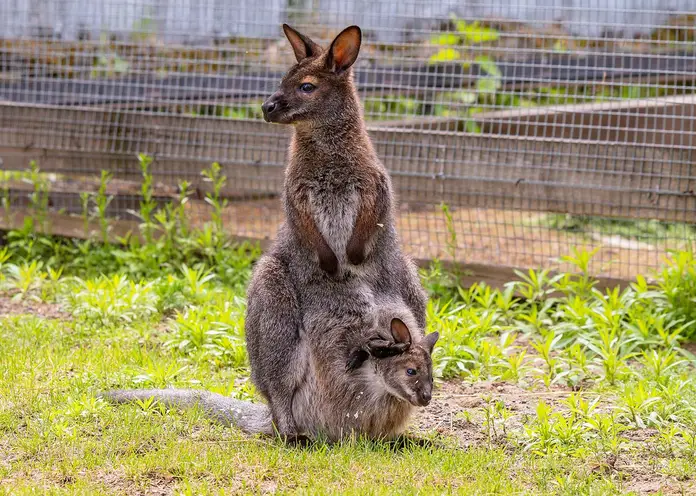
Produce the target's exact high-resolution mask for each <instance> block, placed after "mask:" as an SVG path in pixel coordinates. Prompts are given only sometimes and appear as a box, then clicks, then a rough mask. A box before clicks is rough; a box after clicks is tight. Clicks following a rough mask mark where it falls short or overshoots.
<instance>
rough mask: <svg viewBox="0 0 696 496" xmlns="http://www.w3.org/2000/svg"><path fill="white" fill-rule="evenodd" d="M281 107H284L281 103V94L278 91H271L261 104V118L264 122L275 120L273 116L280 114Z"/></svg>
mask: <svg viewBox="0 0 696 496" xmlns="http://www.w3.org/2000/svg"><path fill="white" fill-rule="evenodd" d="M283 107H285V105H284V104H283V99H282V95H281V94H280V93H279V92H276V93H273V94H272V95H271V96H269V97H268V98H267V99H266V101H265V102H263V105H261V110H262V111H263V119H264V120H265V121H266V122H275V118H277V116H278V115H280V111H281V110H282V109H283Z"/></svg>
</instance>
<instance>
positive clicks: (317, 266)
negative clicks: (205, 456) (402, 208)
mask: <svg viewBox="0 0 696 496" xmlns="http://www.w3.org/2000/svg"><path fill="white" fill-rule="evenodd" d="M283 29H284V31H285V35H286V36H287V38H288V40H289V41H290V45H291V46H292V49H293V51H294V53H295V56H296V58H297V64H295V65H294V66H293V67H292V68H291V69H290V70H289V71H288V73H287V74H286V75H285V77H284V78H283V80H282V81H281V83H280V87H279V89H278V91H276V92H275V93H274V94H273V95H271V96H270V97H269V98H268V99H267V100H266V102H265V103H264V104H263V111H264V117H265V119H266V120H267V121H269V122H274V123H280V124H292V125H293V127H294V134H293V137H292V141H291V144H290V149H289V154H288V164H287V170H286V178H285V187H284V208H285V213H286V220H285V222H284V224H283V225H281V227H280V229H279V231H278V236H277V238H276V241H275V243H274V245H273V246H272V247H271V249H270V250H269V252H268V253H267V254H265V255H264V256H263V257H261V259H260V260H259V262H258V263H257V264H256V266H255V268H254V273H253V276H252V280H251V284H250V286H249V290H248V294H247V301H248V307H247V318H246V339H247V345H248V346H247V349H248V351H249V359H250V363H251V371H252V380H253V382H254V384H255V385H256V386H257V388H258V389H259V391H260V392H261V393H262V394H263V395H264V397H265V398H266V399H267V401H268V404H269V406H270V408H271V411H272V413H273V420H274V422H275V424H276V426H277V427H278V429H279V430H280V431H281V433H284V432H288V433H294V432H297V426H296V425H295V421H294V419H293V415H292V405H293V401H294V400H293V398H294V396H295V394H296V393H297V391H298V390H299V389H300V388H301V387H302V386H303V384H304V382H305V381H306V377H307V373H308V369H309V367H310V365H311V363H310V359H309V356H310V355H309V353H308V349H310V348H311V346H313V345H314V344H315V343H317V342H318V341H317V339H318V337H317V335H316V333H315V332H314V331H313V329H323V330H330V332H332V333H336V334H337V335H338V334H340V333H341V329H342V328H343V327H346V328H352V329H355V328H364V329H369V328H370V324H369V322H362V323H361V319H363V320H364V319H366V318H367V316H369V315H371V313H372V312H373V306H374V300H375V295H377V296H380V297H394V298H397V297H398V298H399V299H400V300H401V301H403V302H404V303H405V304H406V306H407V307H408V309H409V310H410V312H411V314H412V315H413V316H414V318H415V323H416V325H417V327H418V328H420V329H424V328H425V309H426V295H425V292H424V290H423V288H422V286H421V284H420V279H419V277H418V272H417V269H416V266H415V264H414V263H413V262H412V261H411V260H409V259H408V258H407V257H406V256H405V255H404V254H403V252H402V250H401V247H400V244H399V240H398V236H397V232H396V227H395V222H394V212H393V198H392V197H393V194H392V187H391V181H390V178H389V175H388V173H387V171H386V169H385V168H384V166H383V165H382V163H381V162H380V161H379V159H378V158H377V156H376V153H375V151H374V148H373V146H372V143H371V141H370V139H369V136H368V134H367V131H366V128H365V123H364V120H363V117H362V110H361V106H360V102H359V99H358V96H357V92H356V89H355V86H354V84H353V78H352V69H351V67H352V65H353V63H354V62H355V60H356V59H357V56H358V53H359V50H360V44H361V32H360V29H359V28H358V27H357V26H351V27H348V28H346V29H344V30H343V31H342V32H341V33H340V34H339V35H338V36H337V37H336V38H335V39H334V40H333V42H332V43H331V45H330V46H329V48H328V49H323V48H322V47H320V46H319V45H317V44H316V43H314V42H313V41H312V40H311V39H310V38H308V37H307V36H305V35H303V34H301V33H299V32H297V31H296V30H294V29H292V28H291V27H289V26H287V25H284V26H283ZM327 314H328V315H333V316H336V317H337V318H338V320H339V321H340V322H344V323H345V325H344V326H340V325H339V326H336V327H333V328H331V327H328V326H325V325H322V320H323V316H324V315H327ZM320 316H321V317H320ZM349 322H350V325H348V324H347V323H349Z"/></svg>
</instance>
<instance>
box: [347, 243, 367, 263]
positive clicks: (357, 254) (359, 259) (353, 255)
mask: <svg viewBox="0 0 696 496" xmlns="http://www.w3.org/2000/svg"><path fill="white" fill-rule="evenodd" d="M346 257H347V258H348V261H349V262H350V263H352V264H353V265H360V264H361V263H363V262H364V261H365V247H364V246H357V245H356V246H351V245H350V244H349V245H348V248H347V250H346Z"/></svg>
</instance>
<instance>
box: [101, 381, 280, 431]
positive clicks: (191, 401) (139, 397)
mask: <svg viewBox="0 0 696 496" xmlns="http://www.w3.org/2000/svg"><path fill="white" fill-rule="evenodd" d="M98 396H99V397H100V398H103V399H105V400H107V401H109V402H110V403H114V404H121V403H131V402H134V401H145V400H148V399H151V398H154V399H155V400H157V401H159V402H161V403H162V404H164V405H165V406H168V407H175V408H181V409H186V408H193V407H195V406H196V405H198V406H199V407H201V408H202V409H203V410H204V411H205V412H206V413H207V414H208V415H210V416H211V418H213V419H214V420H215V421H217V422H219V423H220V424H222V425H227V426H229V425H234V426H236V427H238V428H239V429H241V430H242V431H244V432H246V433H249V434H259V433H260V434H268V435H271V434H273V422H271V411H270V410H269V408H268V407H267V406H266V405H262V404H258V403H250V402H248V401H241V400H236V399H234V398H229V397H227V396H223V395H221V394H216V393H211V392H209V391H201V390H195V389H136V390H115V391H108V392H105V393H100V394H99V395H98Z"/></svg>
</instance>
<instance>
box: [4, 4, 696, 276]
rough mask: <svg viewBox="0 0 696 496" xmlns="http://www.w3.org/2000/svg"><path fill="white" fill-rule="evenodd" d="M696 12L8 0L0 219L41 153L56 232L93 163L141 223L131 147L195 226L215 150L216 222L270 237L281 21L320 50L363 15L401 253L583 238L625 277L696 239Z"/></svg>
mask: <svg viewBox="0 0 696 496" xmlns="http://www.w3.org/2000/svg"><path fill="white" fill-rule="evenodd" d="M695 16H696V1H694V0H676V1H671V2H664V1H662V2H658V1H657V0H605V1H599V0H597V1H595V0H591V1H589V0H585V1H580V0H485V1H484V0H436V1H426V0H404V1H396V0H372V1H370V2H364V1H362V0H354V1H346V2H337V1H334V0H257V1H256V2H242V1H241V0H199V1H194V0H143V1H137V2H134V1H131V0H89V1H88V0H9V1H8V0H5V1H4V2H2V3H1V4H0V158H1V159H2V169H3V171H4V174H3V176H2V178H1V179H2V184H1V185H0V191H1V192H2V194H3V195H4V196H3V201H4V202H5V203H6V204H7V206H8V208H6V212H5V214H4V215H3V216H0V217H2V220H1V221H0V222H1V223H2V224H0V226H2V225H4V226H5V227H7V226H17V225H19V223H21V219H22V218H23V215H24V214H25V213H26V209H27V205H28V202H29V200H28V199H27V198H28V195H30V194H31V191H32V186H31V185H30V184H27V182H26V181H25V180H23V179H26V174H24V173H22V171H25V170H26V169H27V168H28V166H29V163H30V161H32V160H34V161H36V163H37V164H38V165H39V167H40V169H41V171H42V172H43V173H46V174H47V175H46V176H45V178H46V180H47V181H48V184H49V185H48V188H49V192H48V204H49V206H50V208H51V209H52V213H51V220H52V226H50V228H51V229H53V231H54V232H60V233H63V234H76V235H79V233H80V229H79V227H76V226H80V225H81V221H80V220H79V218H77V219H75V218H71V217H70V214H75V215H80V214H81V213H82V211H83V198H84V195H83V196H81V193H85V192H89V191H92V192H94V191H96V190H97V188H98V187H99V181H98V176H99V174H100V171H102V170H108V171H111V172H112V173H113V174H114V180H112V181H111V183H110V184H109V187H108V191H107V192H108V194H109V195H112V196H113V198H114V199H113V201H112V203H111V204H110V206H109V212H108V213H109V215H111V216H114V217H118V218H119V219H120V221H119V222H116V223H114V226H115V229H117V230H118V229H121V230H123V229H127V228H129V226H130V227H133V225H135V224H133V222H135V220H136V219H135V217H134V216H133V214H132V213H131V210H133V209H137V205H138V201H139V196H138V195H139V191H140V181H141V172H140V165H139V162H138V158H137V155H138V154H141V153H142V154H147V155H149V156H151V157H153V159H154V162H153V163H152V172H153V174H154V177H155V180H156V182H157V184H156V187H155V191H154V193H155V196H156V197H157V198H159V199H160V200H162V201H166V200H167V199H170V198H172V197H176V195H177V185H178V184H179V183H180V182H181V181H182V180H186V181H189V182H190V183H191V185H192V190H193V191H194V193H195V195H194V200H193V201H191V202H190V204H189V212H190V215H191V217H192V218H193V219H194V220H196V219H202V218H204V217H205V215H206V209H205V206H204V203H203V202H202V201H200V200H201V198H202V196H203V195H204V193H205V191H206V188H208V187H209V185H208V184H206V183H205V182H204V181H203V180H202V177H201V171H202V170H203V169H204V168H207V167H208V166H209V165H210V163H211V162H214V161H215V162H218V163H220V164H221V167H222V170H223V172H224V174H225V175H226V176H227V179H228V180H227V183H226V185H225V187H224V190H223V193H224V195H225V196H226V197H228V198H229V200H230V202H229V205H228V206H227V207H226V209H225V226H226V228H227V229H228V230H229V231H230V232H231V233H232V234H234V235H237V236H240V237H245V238H253V239H260V240H267V239H271V238H272V237H273V236H274V234H275V229H276V227H277V225H278V224H279V222H280V221H281V219H282V213H281V210H280V203H279V200H278V197H279V194H280V193H281V190H282V182H283V165H284V158H285V153H286V148H287V142H288V137H289V130H288V129H285V128H282V127H279V126H272V125H269V124H266V123H264V122H263V120H262V119H261V115H260V104H261V102H262V100H263V99H264V98H265V97H266V96H267V95H269V94H270V93H271V92H272V91H273V90H274V88H275V87H276V85H277V83H278V81H279V79H280V77H281V76H282V74H283V71H284V70H286V69H287V68H288V67H289V65H290V64H291V63H292V62H293V59H292V55H291V50H290V48H289V46H288V45H287V42H286V41H285V40H284V39H283V38H282V30H281V27H280V24H281V23H282V22H289V23H290V24H292V25H293V26H294V27H296V28H298V29H300V30H301V31H304V32H306V33H308V34H309V35H310V36H312V37H313V38H314V39H315V40H317V41H319V42H322V43H328V42H329V41H330V39H331V37H332V36H333V35H334V34H335V33H337V32H338V30H339V29H340V28H342V27H344V26H346V25H348V24H351V23H357V24H359V25H360V26H361V27H362V28H363V30H364V42H363V49H362V51H361V56H360V59H359V62H358V64H356V69H355V79H356V82H357V84H358V87H359V91H360V95H361V98H362V101H363V103H364V106H365V116H366V119H367V121H368V127H369V132H370V135H371V136H372V139H373V141H374V143H375V145H376V148H377V151H378V153H379V156H380V157H381V158H382V160H383V161H384V163H385V165H386V166H387V168H388V169H389V170H390V172H391V174H392V177H393V181H394V185H395V188H396V192H397V195H398V199H399V203H400V210H399V228H400V232H401V236H402V238H403V242H404V245H405V247H406V250H407V251H408V252H409V253H410V254H412V255H413V256H415V257H416V258H419V259H432V258H444V259H452V258H453V259H456V260H457V261H458V262H460V263H463V264H465V267H468V268H469V269H471V271H472V272H473V275H472V277H475V278H478V277H482V278H487V279H491V278H493V279H495V274H501V273H504V272H505V271H504V270H503V269H501V268H504V267H549V268H564V269H565V268H568V267H567V266H565V265H564V264H563V263H562V262H559V257H561V256H562V255H566V254H569V253H570V252H571V250H572V248H573V247H584V248H586V249H594V248H597V249H598V252H597V255H596V257H595V259H594V261H593V265H592V271H593V272H594V273H595V274H596V275H602V276H609V277H616V278H629V277H632V276H634V275H635V274H636V273H639V272H645V271H648V270H649V269H652V268H655V267H657V266H658V265H659V264H660V263H661V261H662V259H663V257H664V256H665V254H666V253H667V251H668V250H670V249H693V247H694V240H696V225H695V224H696V165H695V160H696V154H695V152H694V146H695V145H696V143H695V142H694V127H695V126H696V112H695V109H696V94H695V92H696V89H695V88H694V81H695V80H696V53H695V52H694V42H695V41H696V27H695V26H696V23H695V22H694V20H695ZM501 271H502V272H501ZM501 277H507V276H501Z"/></svg>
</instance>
